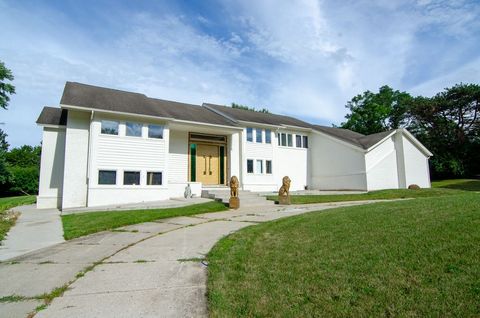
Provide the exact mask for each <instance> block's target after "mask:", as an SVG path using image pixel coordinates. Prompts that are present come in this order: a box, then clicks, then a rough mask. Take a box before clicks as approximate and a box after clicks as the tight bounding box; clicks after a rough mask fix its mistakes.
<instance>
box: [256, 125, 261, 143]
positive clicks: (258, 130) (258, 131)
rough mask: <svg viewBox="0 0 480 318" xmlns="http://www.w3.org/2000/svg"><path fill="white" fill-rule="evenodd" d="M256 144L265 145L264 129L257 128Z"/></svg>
mask: <svg viewBox="0 0 480 318" xmlns="http://www.w3.org/2000/svg"><path fill="white" fill-rule="evenodd" d="M259 133H260V134H259ZM258 137H260V141H258ZM255 142H256V143H257V144H263V129H262V128H255Z"/></svg>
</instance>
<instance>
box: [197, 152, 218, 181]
mask: <svg viewBox="0 0 480 318" xmlns="http://www.w3.org/2000/svg"><path fill="white" fill-rule="evenodd" d="M195 170H196V177H197V180H196V181H199V182H201V183H203V184H219V183H220V160H219V146H216V145H201V144H199V145H197V160H196V169H195Z"/></svg>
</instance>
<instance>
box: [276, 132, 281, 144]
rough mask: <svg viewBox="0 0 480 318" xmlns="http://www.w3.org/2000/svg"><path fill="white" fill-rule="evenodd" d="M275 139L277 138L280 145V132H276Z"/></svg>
mask: <svg viewBox="0 0 480 318" xmlns="http://www.w3.org/2000/svg"><path fill="white" fill-rule="evenodd" d="M277 139H278V145H279V146H280V145H281V144H280V133H278V134H277Z"/></svg>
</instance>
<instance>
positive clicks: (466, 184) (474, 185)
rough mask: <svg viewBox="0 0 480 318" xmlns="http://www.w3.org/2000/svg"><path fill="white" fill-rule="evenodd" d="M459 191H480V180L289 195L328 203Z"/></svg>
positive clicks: (298, 200)
mask: <svg viewBox="0 0 480 318" xmlns="http://www.w3.org/2000/svg"><path fill="white" fill-rule="evenodd" d="M460 191H480V180H475V179H452V180H442V181H435V182H432V188H430V189H418V190H408V189H390V190H378V191H370V192H367V193H357V194H348V193H347V194H327V195H291V196H290V199H291V202H292V204H309V203H328V202H345V201H364V200H391V199H414V198H425V197H438V196H443V195H453V194H458V193H460ZM267 199H268V200H272V201H278V196H276V195H272V196H267Z"/></svg>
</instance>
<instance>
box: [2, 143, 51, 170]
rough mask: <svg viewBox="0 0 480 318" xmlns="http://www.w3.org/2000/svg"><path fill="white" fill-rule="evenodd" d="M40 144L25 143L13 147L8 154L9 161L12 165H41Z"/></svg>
mask: <svg viewBox="0 0 480 318" xmlns="http://www.w3.org/2000/svg"><path fill="white" fill-rule="evenodd" d="M41 150H42V148H41V147H40V146H35V147H32V146H29V145H23V146H21V147H18V148H13V149H12V150H10V152H8V153H7V155H6V160H7V163H8V164H9V165H10V166H18V167H31V166H35V167H38V166H40V152H41Z"/></svg>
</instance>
